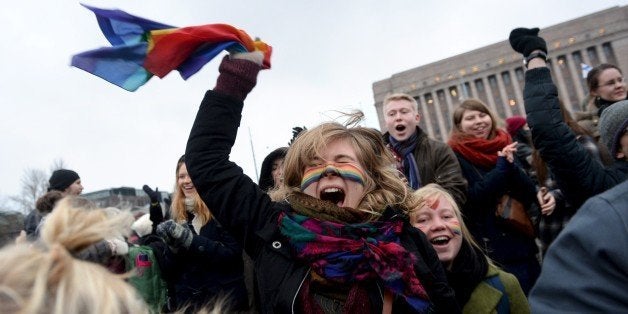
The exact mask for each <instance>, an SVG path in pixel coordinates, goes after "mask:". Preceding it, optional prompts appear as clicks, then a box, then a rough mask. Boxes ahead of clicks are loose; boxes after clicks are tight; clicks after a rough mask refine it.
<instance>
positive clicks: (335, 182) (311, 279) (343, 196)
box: [186, 54, 460, 313]
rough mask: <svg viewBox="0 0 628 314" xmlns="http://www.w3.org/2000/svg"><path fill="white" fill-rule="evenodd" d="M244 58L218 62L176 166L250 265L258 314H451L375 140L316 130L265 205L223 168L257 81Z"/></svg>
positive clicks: (289, 161) (443, 284) (300, 143)
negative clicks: (216, 73) (182, 167)
mask: <svg viewBox="0 0 628 314" xmlns="http://www.w3.org/2000/svg"><path fill="white" fill-rule="evenodd" d="M253 55H254V54H239V55H235V56H228V57H226V58H225V59H224V60H223V62H222V64H221V65H220V72H221V74H220V75H219V77H218V82H217V84H216V87H215V88H214V90H211V91H208V92H207V94H206V96H205V99H204V100H203V103H202V104H201V107H200V109H199V112H198V115H197V118H196V121H195V123H194V126H193V127H192V131H191V133H190V138H189V140H188V144H187V150H186V158H187V159H186V165H187V170H188V172H189V175H190V177H191V179H192V181H193V182H194V186H195V187H196V190H197V191H198V193H199V195H200V196H201V198H202V199H203V201H204V202H205V203H206V204H207V205H208V206H209V207H211V208H212V214H214V215H215V217H216V219H217V220H218V221H220V223H221V224H222V225H223V226H224V227H225V228H226V229H227V230H228V231H229V232H230V233H231V234H233V235H234V236H235V238H236V240H237V241H238V242H239V243H241V244H242V245H243V246H244V248H245V250H246V252H247V253H248V255H249V256H251V258H252V259H253V260H254V263H255V269H256V277H257V278H256V279H257V287H256V288H257V292H258V295H259V300H260V304H259V310H260V312H261V313H301V312H306V311H307V312H312V313H341V312H363V313H393V312H395V313H421V312H425V311H427V310H428V309H430V310H433V311H436V312H446V313H458V312H460V308H459V307H458V304H457V303H456V300H455V297H454V293H453V290H452V289H451V288H450V287H449V285H448V284H447V280H446V276H445V272H444V270H443V268H442V266H441V264H440V263H439V262H438V255H437V254H436V252H435V251H434V250H433V248H432V245H431V244H430V243H429V242H427V239H426V238H425V235H424V234H423V233H421V232H420V231H419V230H418V229H416V228H413V227H412V226H411V225H410V223H409V221H408V220H407V216H406V215H405V212H407V211H408V209H409V205H410V204H412V199H413V196H412V194H411V193H409V191H408V189H407V187H406V185H405V183H404V182H403V181H401V179H400V178H399V176H398V174H397V170H396V169H395V168H394V167H393V165H394V159H393V158H392V156H391V155H390V153H389V152H388V150H387V149H386V147H385V145H384V143H383V140H382V136H381V134H380V133H379V132H378V131H377V130H374V129H371V128H365V127H347V126H344V125H341V124H339V123H323V124H321V125H319V126H317V127H314V128H312V129H310V130H307V131H305V132H303V133H301V134H300V135H299V136H298V137H297V138H296V140H295V141H294V142H293V143H292V144H291V146H290V149H289V150H288V152H287V154H286V156H285V158H284V163H283V183H282V184H280V185H279V186H278V188H276V189H273V190H271V191H270V195H268V194H266V193H265V192H264V191H263V190H262V189H260V188H259V187H258V186H257V185H256V184H255V183H253V181H251V179H250V178H249V177H247V176H246V175H244V174H243V173H242V170H241V169H240V168H239V167H238V166H237V165H235V164H234V163H232V162H229V153H230V150H231V146H232V145H233V144H234V142H235V136H236V134H237V128H238V125H239V124H240V119H241V111H242V107H243V100H244V98H245V97H246V95H247V94H248V92H250V91H251V89H252V88H253V86H254V85H255V82H256V77H257V73H258V71H259V70H260V66H259V64H256V63H254V62H252V61H250V60H251V59H255V57H254V56H253ZM242 58H243V59H246V60H243V59H242ZM260 61H261V60H260Z"/></svg>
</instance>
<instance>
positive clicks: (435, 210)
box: [410, 184, 530, 313]
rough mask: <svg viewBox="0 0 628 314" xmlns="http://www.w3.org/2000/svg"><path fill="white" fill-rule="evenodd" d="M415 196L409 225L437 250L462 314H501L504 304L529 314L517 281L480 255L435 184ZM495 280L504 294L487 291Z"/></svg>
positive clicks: (512, 310) (457, 212) (455, 209)
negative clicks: (418, 230)
mask: <svg viewBox="0 0 628 314" xmlns="http://www.w3.org/2000/svg"><path fill="white" fill-rule="evenodd" d="M414 195H415V196H416V202H417V204H416V206H415V207H414V208H413V209H412V210H411V211H410V222H411V223H412V225H413V226H414V227H416V228H418V229H420V230H421V231H423V232H424V233H425V235H426V236H427V239H428V241H429V242H430V243H432V245H433V246H434V248H435V249H436V252H437V253H438V258H439V259H440V261H441V262H442V263H443V266H444V267H445V270H446V272H447V279H448V280H449V283H450V284H451V286H452V287H453V289H454V290H455V291H456V299H457V300H458V304H460V305H461V306H463V313H501V311H500V310H502V309H503V306H505V305H504V304H505V303H507V304H508V308H509V309H510V313H529V312H530V307H529V305H528V301H527V299H526V296H525V294H524V293H523V290H521V286H520V285H519V281H518V280H517V278H516V277H515V276H514V275H512V274H510V273H507V272H504V271H503V270H501V269H499V268H498V267H497V266H495V265H494V264H493V263H492V262H491V261H490V259H489V258H488V257H487V256H486V255H485V254H484V252H482V250H481V249H480V247H479V246H478V245H477V243H476V242H475V240H474V239H473V237H472V236H471V234H470V233H469V230H468V229H467V227H466V225H465V224H464V221H463V220H462V214H461V213H460V209H459V208H458V205H457V204H456V202H455V201H454V199H453V198H452V196H451V195H450V194H449V193H448V192H447V191H445V190H444V189H443V188H441V187H440V186H439V185H437V184H428V185H426V186H425V187H423V188H420V189H418V190H417V191H415V192H414ZM495 281H499V282H500V283H501V284H502V286H503V288H504V289H503V291H500V289H496V290H498V291H499V293H495V289H488V288H489V287H494V284H493V283H494V282H495ZM502 300H503V302H502ZM500 304H501V306H502V307H501V308H500Z"/></svg>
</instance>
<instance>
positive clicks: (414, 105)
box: [382, 93, 419, 112]
mask: <svg viewBox="0 0 628 314" xmlns="http://www.w3.org/2000/svg"><path fill="white" fill-rule="evenodd" d="M394 100H407V101H409V102H410V103H411V104H412V109H414V111H415V112H418V111H419V103H417V102H416V99H414V98H412V96H410V95H408V94H404V93H395V94H392V95H388V96H386V98H385V99H384V101H383V103H382V110H383V109H384V107H386V105H388V103H389V102H391V101H394Z"/></svg>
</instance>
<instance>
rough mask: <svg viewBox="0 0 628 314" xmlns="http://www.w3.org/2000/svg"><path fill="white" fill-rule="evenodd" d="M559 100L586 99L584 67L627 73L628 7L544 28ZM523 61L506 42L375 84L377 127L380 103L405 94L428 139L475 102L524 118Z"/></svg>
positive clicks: (571, 105)
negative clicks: (466, 102)
mask: <svg viewBox="0 0 628 314" xmlns="http://www.w3.org/2000/svg"><path fill="white" fill-rule="evenodd" d="M540 36H542V37H543V38H545V40H546V41H547V45H548V50H549V55H550V60H549V62H550V67H551V70H552V76H553V78H554V81H555V82H556V84H557V86H558V92H559V97H560V98H561V99H562V100H563V102H564V103H565V104H566V105H567V108H568V109H570V110H571V111H572V112H573V111H578V110H581V107H582V104H583V103H584V102H586V100H587V96H588V95H587V88H586V83H585V80H584V78H583V74H582V66H583V65H589V66H596V65H598V64H600V63H612V64H615V65H618V66H619V67H620V68H621V69H623V70H624V72H625V71H628V6H621V7H613V8H610V9H607V10H603V11H600V12H596V13H593V14H590V15H586V16H583V17H580V18H577V19H574V20H571V21H567V22H564V23H560V24H557V25H553V26H550V27H546V28H543V29H542V30H541V32H540ZM523 82H524V68H523V63H522V57H521V55H519V54H518V53H516V52H514V51H513V50H512V48H511V47H510V44H509V43H508V40H504V41H502V42H498V43H495V44H492V45H489V46H486V47H482V48H479V49H476V50H473V51H469V52H466V53H463V54H460V55H457V56H453V57H450V58H447V59H444V60H441V61H437V62H434V63H430V64H427V65H423V66H420V67H417V68H414V69H410V70H407V71H403V72H400V73H396V74H393V75H392V76H391V77H390V78H388V79H385V80H381V81H378V82H375V83H373V95H374V99H375V108H376V110H377V116H378V119H379V125H380V128H381V129H382V130H385V128H386V126H385V124H384V116H383V114H382V101H383V99H384V98H385V97H386V96H387V95H390V94H392V93H398V92H402V93H407V94H409V95H411V96H413V97H414V98H415V99H416V100H417V102H418V103H419V111H420V113H421V116H422V119H421V123H420V124H421V127H422V128H423V130H425V131H426V132H427V133H428V134H429V135H430V136H431V137H433V138H435V139H440V140H446V139H447V138H448V134H449V130H450V129H451V113H452V111H453V108H455V106H457V105H458V104H459V103H460V102H461V101H463V100H464V99H466V98H479V99H481V100H482V101H484V102H485V103H486V104H488V105H489V106H490V107H491V108H492V109H493V110H494V111H495V112H497V114H498V115H500V116H501V117H502V118H506V117H509V116H512V115H525V111H524V107H523V94H522V91H523Z"/></svg>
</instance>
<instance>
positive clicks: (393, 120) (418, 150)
mask: <svg viewBox="0 0 628 314" xmlns="http://www.w3.org/2000/svg"><path fill="white" fill-rule="evenodd" d="M382 110H383V111H384V120H385V122H386V128H387V129H388V131H387V132H386V133H385V134H384V141H385V142H386V143H387V145H388V148H389V149H390V150H391V151H392V152H393V155H394V156H395V158H396V160H397V168H398V169H399V170H400V171H401V172H402V173H403V174H404V176H405V177H406V179H407V181H408V185H410V187H412V189H415V190H416V189H418V188H420V187H421V186H424V185H427V184H428V183H437V184H439V185H440V186H442V187H443V188H445V189H446V190H447V191H448V192H449V193H451V195H453V196H454V198H455V199H456V203H458V205H459V206H462V205H463V204H464V203H465V201H466V193H467V181H466V180H465V178H464V176H463V175H462V171H461V169H460V164H459V163H458V160H457V159H456V155H454V152H453V151H452V150H451V148H450V147H449V146H447V145H446V144H445V143H443V142H440V141H437V140H434V139H431V138H429V137H428V136H427V134H426V133H425V132H424V131H423V130H422V129H421V128H420V127H419V122H420V121H421V115H420V114H419V111H418V104H417V102H416V100H415V99H414V98H412V96H410V95H407V94H401V93H399V94H393V95H390V96H388V97H386V99H384V104H383V106H382Z"/></svg>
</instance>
